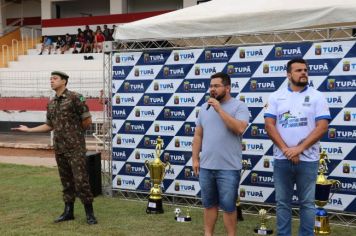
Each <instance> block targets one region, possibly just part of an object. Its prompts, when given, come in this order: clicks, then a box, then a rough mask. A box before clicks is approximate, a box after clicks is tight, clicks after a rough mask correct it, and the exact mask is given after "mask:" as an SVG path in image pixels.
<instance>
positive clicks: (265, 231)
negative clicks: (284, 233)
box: [253, 228, 273, 235]
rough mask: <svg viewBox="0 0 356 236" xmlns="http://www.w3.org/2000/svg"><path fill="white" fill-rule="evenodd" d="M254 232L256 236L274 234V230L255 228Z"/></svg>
mask: <svg viewBox="0 0 356 236" xmlns="http://www.w3.org/2000/svg"><path fill="white" fill-rule="evenodd" d="M253 232H255V234H257V235H271V234H273V229H260V228H255V229H254V230H253Z"/></svg>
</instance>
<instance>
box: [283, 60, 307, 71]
mask: <svg viewBox="0 0 356 236" xmlns="http://www.w3.org/2000/svg"><path fill="white" fill-rule="evenodd" d="M294 63H301V64H304V65H306V66H307V67H308V62H307V61H306V60H304V59H303V58H294V59H292V60H290V61H288V63H287V73H290V72H291V71H292V64H294Z"/></svg>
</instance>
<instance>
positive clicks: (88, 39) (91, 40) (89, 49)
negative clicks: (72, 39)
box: [84, 31, 94, 53]
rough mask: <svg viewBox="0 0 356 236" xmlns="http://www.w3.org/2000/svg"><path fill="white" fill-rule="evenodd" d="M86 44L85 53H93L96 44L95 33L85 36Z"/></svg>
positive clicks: (88, 32)
mask: <svg viewBox="0 0 356 236" xmlns="http://www.w3.org/2000/svg"><path fill="white" fill-rule="evenodd" d="M84 38H85V43H84V53H92V52H93V43H94V36H93V33H92V32H90V31H87V33H86V34H85V35H84Z"/></svg>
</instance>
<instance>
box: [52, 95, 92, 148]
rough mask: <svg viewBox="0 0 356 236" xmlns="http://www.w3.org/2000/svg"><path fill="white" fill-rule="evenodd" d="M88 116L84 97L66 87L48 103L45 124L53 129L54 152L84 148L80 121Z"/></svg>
mask: <svg viewBox="0 0 356 236" xmlns="http://www.w3.org/2000/svg"><path fill="white" fill-rule="evenodd" d="M88 117H91V115H90V113H89V109H88V106H87V105H86V104H85V98H84V97H83V96H82V95H81V94H78V93H75V92H72V91H69V90H68V89H66V90H65V91H64V92H63V93H62V94H61V95H60V96H57V95H56V96H55V97H54V98H53V99H52V100H51V101H50V102H49V103H48V105H47V120H46V124H47V125H49V126H51V127H52V128H53V130H54V149H55V151H56V153H66V152H72V151H85V150H86V148H85V138H84V132H85V130H84V129H83V128H82V121H83V120H84V119H86V118H88Z"/></svg>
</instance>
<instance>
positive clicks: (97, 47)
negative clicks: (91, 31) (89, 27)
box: [94, 30, 105, 52]
mask: <svg viewBox="0 0 356 236" xmlns="http://www.w3.org/2000/svg"><path fill="white" fill-rule="evenodd" d="M104 41H105V36H104V35H103V33H102V32H101V30H98V31H97V32H96V34H95V38H94V51H95V52H102V51H103V42H104Z"/></svg>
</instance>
